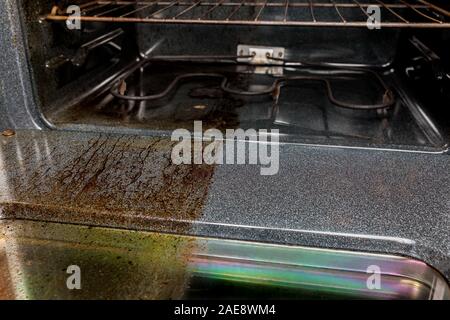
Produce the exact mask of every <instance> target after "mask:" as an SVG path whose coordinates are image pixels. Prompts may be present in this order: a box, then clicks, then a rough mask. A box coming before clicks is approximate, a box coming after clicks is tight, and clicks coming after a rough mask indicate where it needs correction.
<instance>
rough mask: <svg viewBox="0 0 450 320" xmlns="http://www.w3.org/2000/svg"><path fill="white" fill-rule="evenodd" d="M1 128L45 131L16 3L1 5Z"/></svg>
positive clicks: (9, 0) (2, 3)
mask: <svg viewBox="0 0 450 320" xmlns="http://www.w3.org/2000/svg"><path fill="white" fill-rule="evenodd" d="M0 12H2V15H0V126H1V127H2V128H16V129H18V128H20V129H42V128H44V127H46V124H45V121H43V119H42V118H41V116H40V112H39V110H38V107H37V104H36V101H35V99H34V89H33V85H32V82H31V75H30V71H29V66H28V59H27V53H26V49H25V41H26V39H25V37H24V34H23V32H22V26H21V19H20V12H19V7H18V2H17V1H16V0H4V1H1V2H0Z"/></svg>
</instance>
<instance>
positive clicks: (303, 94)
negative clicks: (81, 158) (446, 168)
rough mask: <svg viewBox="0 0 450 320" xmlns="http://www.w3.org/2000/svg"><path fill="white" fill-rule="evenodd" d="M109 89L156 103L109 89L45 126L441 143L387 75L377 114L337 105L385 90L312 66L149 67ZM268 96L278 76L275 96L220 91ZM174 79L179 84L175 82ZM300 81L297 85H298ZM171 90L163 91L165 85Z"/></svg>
mask: <svg viewBox="0 0 450 320" xmlns="http://www.w3.org/2000/svg"><path fill="white" fill-rule="evenodd" d="M136 69H137V70H136V71H134V72H132V73H131V74H130V75H129V76H128V77H126V79H125V80H124V81H123V82H120V85H119V83H118V84H117V87H120V89H119V88H118V89H117V91H118V92H119V90H120V91H121V92H122V93H124V94H125V95H127V96H149V95H156V94H160V93H164V94H161V95H160V97H159V98H158V99H151V100H147V101H135V100H134V101H133V100H125V99H119V98H116V97H114V96H113V95H112V94H111V93H110V91H109V90H108V91H107V92H105V93H103V94H100V95H97V97H96V98H91V99H89V100H86V101H84V102H83V103H80V104H77V105H74V106H72V107H68V108H63V109H59V110H58V111H57V112H55V113H53V114H51V115H49V120H50V122H52V123H53V124H54V125H56V126H57V127H60V128H71V127H76V128H77V129H80V128H82V127H84V126H85V127H86V128H87V127H91V126H98V127H108V128H113V130H117V131H119V132H123V131H124V130H134V129H138V130H140V132H153V133H154V132H155V131H156V132H170V131H172V130H174V129H177V128H186V129H189V130H192V129H193V122H194V121H195V120H201V121H203V130H206V129H208V128H218V129H221V130H224V129H228V128H230V129H232V128H243V129H248V128H254V129H278V130H279V131H280V133H281V137H282V139H284V140H285V141H287V142H297V143H315V144H330V145H344V146H360V147H382V148H393V149H395V148H400V149H403V148H406V149H420V150H430V151H439V150H442V149H443V146H444V143H443V141H441V140H440V139H436V138H435V137H434V138H430V137H431V136H432V135H430V134H428V132H427V131H428V130H430V128H428V127H427V126H426V125H425V126H424V124H423V123H422V124H421V125H419V123H420V121H417V120H416V119H415V118H414V116H413V114H414V112H412V110H411V108H412V106H410V105H407V104H406V103H405V102H404V101H403V100H402V99H401V98H400V96H399V94H398V93H397V90H396V88H395V87H394V86H392V85H390V75H389V74H387V75H378V76H379V77H380V79H383V80H382V81H384V82H385V83H386V85H387V86H388V87H389V89H390V90H392V92H393V94H394V99H395V102H394V103H393V104H392V106H390V107H389V108H385V109H378V110H361V109H349V108H343V107H339V106H337V105H336V104H335V103H333V102H332V101H331V99H330V95H329V93H328V91H327V87H326V85H325V83H324V82H323V81H318V80H317V78H320V79H325V80H327V81H328V83H329V85H330V89H331V91H332V95H333V97H334V98H335V99H336V100H338V101H340V102H343V103H345V104H356V105H374V104H381V103H383V101H385V99H386V90H385V88H384V87H383V85H382V82H380V81H379V80H378V79H377V76H376V75H374V74H372V73H369V72H361V71H355V70H350V69H349V70H343V69H324V68H322V69H319V68H314V69H312V68H301V69H300V68H282V67H269V68H260V67H259V68H257V67H254V66H246V65H226V64H222V65H220V64H215V65H212V64H204V63H203V64H200V63H179V62H171V63H165V62H149V63H147V64H146V65H144V66H143V67H141V68H136ZM199 73H201V74H203V75H205V74H206V75H217V74H219V75H222V76H223V78H224V79H225V78H226V79H227V80H226V88H229V89H230V91H231V90H232V91H233V92H236V91H239V92H249V91H250V92H255V91H264V90H268V88H270V87H271V86H273V84H274V82H275V81H276V80H277V79H280V78H292V77H296V78H297V79H293V80H288V81H286V82H285V84H284V86H282V87H280V89H278V92H276V93H274V92H271V93H268V94H261V95H252V96H250V95H246V94H239V93H237V94H235V93H230V92H225V91H224V90H223V83H222V81H223V79H222V78H219V77H213V76H204V77H199V76H195V75H198V74H199ZM180 76H181V78H182V79H181V80H180V81H175V79H176V78H177V77H180ZM298 77H304V79H298ZM175 82H176V85H174V86H173V88H172V89H170V87H171V84H174V83H175Z"/></svg>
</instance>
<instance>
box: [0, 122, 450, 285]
mask: <svg viewBox="0 0 450 320" xmlns="http://www.w3.org/2000/svg"><path fill="white" fill-rule="evenodd" d="M0 143H1V144H0V146H1V148H0V150H1V151H0V160H1V166H0V187H1V188H0V194H1V198H0V203H1V209H2V211H1V215H2V217H3V218H9V219H14V218H21V219H32V220H43V221H55V222H66V223H79V224H86V225H100V226H110V227H117V228H129V229H140V230H157V231H165V232H176V233H183V234H194V235H202V236H210V237H223V238H232V239H233V238H234V239H242V240H258V241H265V242H273V243H287V244H298V245H304V246H314V247H327V248H338V249H350V250H359V251H369V252H385V253H392V254H398V255H406V256H411V257H415V258H419V259H421V260H423V261H425V262H427V263H429V264H430V265H432V266H434V267H435V268H437V269H438V270H440V271H441V272H442V273H443V274H445V275H446V276H447V278H448V277H449V276H450V259H449V257H450V244H449V239H450V220H449V217H450V199H449V197H448V195H449V193H450V183H449V182H450V181H449V172H450V161H449V160H450V158H448V156H447V155H430V154H418V153H406V152H392V151H390V152H388V151H375V150H350V149H338V148H326V147H322V148H318V147H308V146H299V145H297V146H296V145H284V146H282V148H281V150H280V171H279V173H278V174H277V175H275V176H261V175H260V174H259V173H260V171H259V167H258V166H255V165H221V166H216V167H210V168H208V167H207V166H206V167H205V166H199V167H197V168H194V167H191V166H184V167H183V168H176V166H175V167H174V166H173V165H170V164H168V160H167V159H168V154H169V152H170V146H171V142H170V141H169V140H168V139H167V138H154V137H153V138H152V137H137V136H124V135H106V134H102V135H99V134H92V133H74V132H62V131H22V130H19V131H18V132H17V134H16V135H15V136H13V137H9V138H6V137H0ZM169 159H170V158H169Z"/></svg>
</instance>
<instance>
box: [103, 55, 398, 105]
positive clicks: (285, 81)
mask: <svg viewBox="0 0 450 320" xmlns="http://www.w3.org/2000/svg"><path fill="white" fill-rule="evenodd" d="M141 67H143V65H142V64H138V66H137V68H141ZM137 68H135V69H133V71H135V70H136V69H137ZM346 70H348V71H353V72H360V73H366V74H370V75H372V76H374V77H375V78H376V79H377V80H378V82H379V84H380V85H381V86H382V87H383V88H384V95H383V99H382V102H381V103H377V104H355V103H350V102H346V101H340V100H338V99H336V98H335V96H334V94H333V89H332V85H331V82H330V80H331V79H338V80H339V79H340V80H348V79H352V78H351V77H344V76H334V77H327V78H325V77H319V76H286V77H277V78H275V80H274V82H273V83H272V85H271V86H270V87H268V88H267V89H264V90H258V91H246V90H238V89H232V88H230V87H229V86H228V79H227V77H226V76H224V75H222V74H219V73H186V74H182V75H179V76H177V77H176V78H175V79H174V80H173V81H172V82H171V83H170V84H169V85H168V86H167V87H166V89H164V90H163V91H162V92H160V93H156V94H153V95H147V96H136V95H126V94H125V93H124V92H120V91H121V90H120V88H121V87H122V85H123V84H124V83H125V81H126V77H125V78H122V79H119V80H118V81H117V82H116V83H115V84H113V86H112V87H111V90H110V92H111V94H112V95H113V96H115V97H116V98H119V99H123V100H132V101H151V100H159V99H163V98H166V97H168V96H169V95H170V94H171V93H173V92H174V90H175V89H176V88H177V87H178V85H179V84H180V83H181V82H182V81H184V80H188V79H195V78H216V79H222V82H221V85H220V88H221V89H222V90H223V91H224V92H226V93H229V94H233V95H242V96H261V95H271V96H272V98H273V99H274V100H277V99H278V97H279V94H280V91H281V88H282V87H283V86H286V85H289V83H290V82H292V81H318V82H320V83H322V84H323V85H324V86H325V88H326V91H327V96H328V99H329V100H330V101H331V102H332V103H333V104H334V105H336V106H338V107H341V108H347V109H358V110H375V109H385V108H388V107H390V106H391V105H393V104H394V102H395V98H394V94H393V92H392V91H391V90H390V89H389V88H388V87H387V85H386V84H385V83H384V81H383V80H382V79H381V78H380V77H379V76H378V74H376V73H375V72H373V71H370V70H356V69H346ZM133 71H132V72H133ZM340 71H343V70H340ZM132 72H130V73H128V75H127V77H128V76H129V75H130V74H131V73H132Z"/></svg>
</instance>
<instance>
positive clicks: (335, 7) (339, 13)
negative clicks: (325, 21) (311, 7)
mask: <svg viewBox="0 0 450 320" xmlns="http://www.w3.org/2000/svg"><path fill="white" fill-rule="evenodd" d="M330 2H331V3H332V4H333V6H334V9H335V10H336V12H337V14H338V16H339V18H341V21H342V22H343V23H347V20H345V18H344V16H343V15H342V13H341V12H340V11H339V8H338V6H337V5H336V2H334V0H330Z"/></svg>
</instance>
